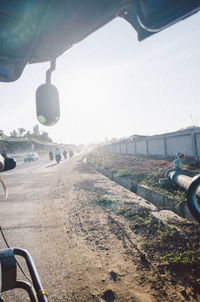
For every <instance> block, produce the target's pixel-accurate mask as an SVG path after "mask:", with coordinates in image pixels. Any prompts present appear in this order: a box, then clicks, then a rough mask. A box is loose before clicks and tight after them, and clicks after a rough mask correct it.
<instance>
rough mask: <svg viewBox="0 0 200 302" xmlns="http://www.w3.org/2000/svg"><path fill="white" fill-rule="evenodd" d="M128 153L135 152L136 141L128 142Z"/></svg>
mask: <svg viewBox="0 0 200 302" xmlns="http://www.w3.org/2000/svg"><path fill="white" fill-rule="evenodd" d="M127 153H129V154H135V143H134V142H129V143H127Z"/></svg>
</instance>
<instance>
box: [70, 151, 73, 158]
mask: <svg viewBox="0 0 200 302" xmlns="http://www.w3.org/2000/svg"><path fill="white" fill-rule="evenodd" d="M73 155H74V151H72V150H70V151H69V157H70V158H71V157H72V156H73Z"/></svg>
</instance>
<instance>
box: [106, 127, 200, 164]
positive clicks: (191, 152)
mask: <svg viewBox="0 0 200 302" xmlns="http://www.w3.org/2000/svg"><path fill="white" fill-rule="evenodd" d="M100 151H102V152H105V153H122V154H133V155H134V154H138V155H158V156H164V157H167V156H177V153H178V152H183V153H184V154H185V155H186V156H190V157H193V158H195V159H200V127H197V128H191V129H186V130H180V131H176V132H171V133H164V134H161V135H154V136H146V137H141V138H140V137H130V138H128V139H126V140H123V141H121V142H117V143H114V144H110V145H105V146H103V147H101V148H100Z"/></svg>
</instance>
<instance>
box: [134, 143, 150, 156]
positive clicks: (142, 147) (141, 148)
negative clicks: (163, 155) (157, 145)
mask: <svg viewBox="0 0 200 302" xmlns="http://www.w3.org/2000/svg"><path fill="white" fill-rule="evenodd" d="M136 153H137V154H144V155H146V154H147V144H146V141H138V142H136Z"/></svg>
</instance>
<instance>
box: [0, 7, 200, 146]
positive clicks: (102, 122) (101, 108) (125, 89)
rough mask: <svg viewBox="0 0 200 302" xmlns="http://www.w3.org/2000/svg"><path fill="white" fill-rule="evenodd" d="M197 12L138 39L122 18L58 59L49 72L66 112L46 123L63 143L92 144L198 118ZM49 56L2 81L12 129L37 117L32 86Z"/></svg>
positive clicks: (4, 117)
mask: <svg viewBox="0 0 200 302" xmlns="http://www.w3.org/2000/svg"><path fill="white" fill-rule="evenodd" d="M199 25H200V19H199V13H197V14H196V15H194V16H192V17H189V18H188V19H186V20H184V21H181V22H179V23H177V24H176V25H174V26H172V27H170V28H168V29H166V30H164V31H162V32H160V33H158V34H155V35H153V36H151V37H149V38H147V39H146V40H144V41H143V42H138V40H137V34H136V31H135V30H134V29H133V28H132V27H131V25H130V24H129V23H127V22H126V21H124V20H122V19H120V18H117V19H115V20H114V21H112V22H110V23H108V24H107V25H106V26H104V27H103V28H101V29H99V30H98V31H96V32H95V33H93V34H92V35H90V36H89V37H87V38H86V39H84V40H83V41H81V42H80V43H79V44H77V45H75V46H74V47H72V48H71V49H70V50H69V51H68V52H67V53H65V54H64V55H62V56H61V57H59V58H58V59H57V68H56V70H55V71H54V72H53V74H52V84H54V85H55V86H56V87H57V88H58V90H59V94H60V107H61V118H60V121H59V122H58V124H57V125H55V126H53V127H44V126H42V125H39V127H40V130H41V131H46V132H48V133H49V135H50V137H51V138H52V139H53V140H54V141H55V142H58V143H61V142H62V143H66V144H71V143H72V144H87V143H92V142H101V141H104V140H105V138H108V139H111V138H113V137H116V138H120V137H128V136H131V135H134V134H138V135H154V134H161V133H166V132H171V131H176V130H178V129H180V128H186V127H188V126H191V125H193V121H192V119H193V120H194V121H195V123H196V124H197V126H199V125H198V124H199V120H200V115H199V112H200V102H199V101H200V93H199V92H200V89H199V87H200V85H199V79H200V68H199V65H200V52H199V46H200V41H199V39H198V38H199ZM48 68H49V63H42V64H31V65H28V66H27V67H26V68H25V70H24V72H23V74H22V76H21V78H20V79H19V80H17V81H16V82H12V83H0V98H1V124H0V129H2V130H3V131H4V132H5V133H6V134H7V135H8V134H9V133H10V132H11V131H12V130H14V129H15V130H17V129H18V128H21V127H24V128H25V129H26V130H32V127H33V126H34V125H35V124H39V123H38V121H37V119H36V113H35V111H36V110H35V91H36V89H37V87H38V86H40V85H41V84H43V83H44V81H45V75H46V70H47V69H48Z"/></svg>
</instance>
